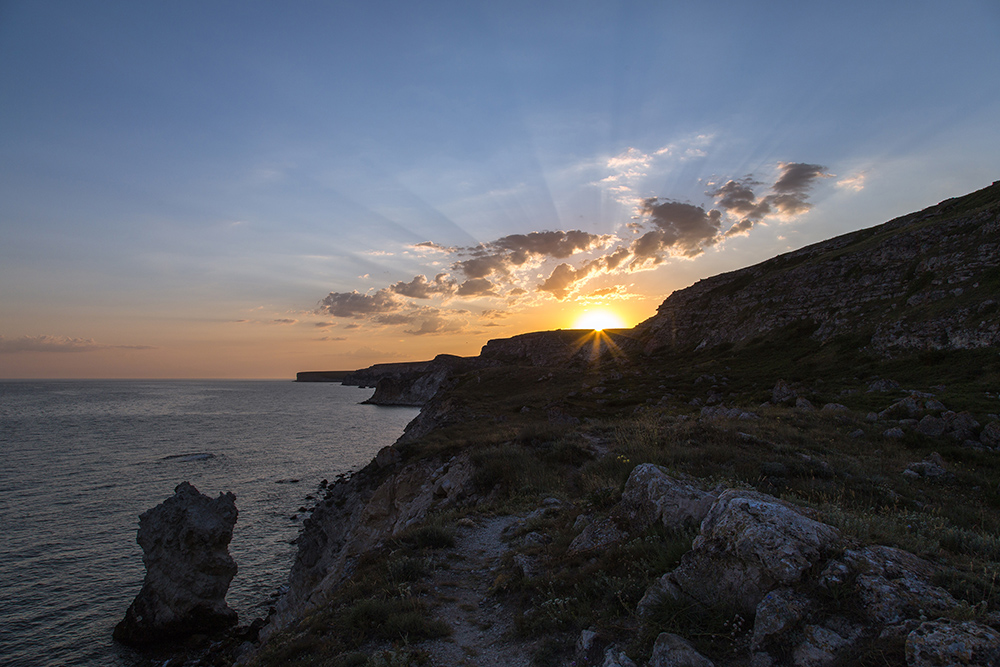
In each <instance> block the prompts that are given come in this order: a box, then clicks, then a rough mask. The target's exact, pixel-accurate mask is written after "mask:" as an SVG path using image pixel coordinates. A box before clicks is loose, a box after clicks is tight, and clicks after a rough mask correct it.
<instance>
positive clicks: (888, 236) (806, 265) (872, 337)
mask: <svg viewBox="0 0 1000 667" xmlns="http://www.w3.org/2000/svg"><path fill="white" fill-rule="evenodd" d="M998 297H1000V181H998V182H995V183H993V185H991V186H990V187H987V188H984V189H982V190H979V191H977V192H974V193H972V194H969V195H966V196H964V197H958V198H955V199H948V200H946V201H943V202H941V203H940V204H937V205H936V206H932V207H930V208H927V209H925V210H923V211H920V212H918V213H913V214H910V215H907V216H903V217H901V218H897V219H895V220H892V221H890V222H887V223H885V224H882V225H879V226H877V227H872V228H869V229H863V230H861V231H858V232H853V233H851V234H845V235H843V236H839V237H837V238H834V239H830V240H828V241H823V242H821V243H816V244H814V245H811V246H807V247H805V248H802V249H801V250H796V251H794V252H790V253H786V254H784V255H779V256H778V257H775V258H773V259H770V260H768V261H766V262H762V263H761V264H757V265H755V266H751V267H749V268H745V269H740V270H738V271H731V272H729V273H723V274H721V275H717V276H713V277H711V278H706V279H704V280H700V281H698V282H697V283H695V284H694V285H692V286H691V287H688V288H686V289H682V290H678V291H676V292H674V293H673V294H671V295H670V296H669V297H668V298H667V299H666V300H665V301H664V302H663V303H662V304H661V305H660V307H659V308H658V309H657V313H656V315H654V316H653V317H652V318H650V319H648V320H646V321H645V322H643V323H641V324H640V325H638V326H637V327H636V329H635V334H636V335H637V337H640V338H643V339H644V340H645V342H646V344H645V349H646V351H647V352H651V351H654V350H656V349H660V348H664V347H668V348H677V349H685V348H698V347H712V346H715V345H719V344H722V343H732V344H740V343H743V342H747V341H750V340H752V339H754V338H766V337H768V336H769V335H770V334H772V333H774V332H776V331H778V330H780V329H782V328H784V327H788V326H808V327H810V328H812V329H814V331H813V333H812V335H813V336H814V337H815V338H816V339H818V340H820V341H824V342H825V341H828V340H830V339H833V338H835V337H837V336H851V337H854V338H856V339H857V341H858V343H859V344H860V345H864V346H869V347H870V349H871V350H872V351H873V352H875V353H877V354H879V355H880V356H884V355H891V354H893V353H895V352H901V351H907V350H909V351H913V350H944V349H948V350H951V349H970V348H981V347H989V346H995V345H1000V311H998V307H997V301H996V299H997V298H998Z"/></svg>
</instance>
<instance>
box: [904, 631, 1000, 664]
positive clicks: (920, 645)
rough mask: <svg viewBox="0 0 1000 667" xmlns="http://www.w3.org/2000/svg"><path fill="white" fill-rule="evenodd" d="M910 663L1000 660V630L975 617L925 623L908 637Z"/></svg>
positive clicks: (990, 661)
mask: <svg viewBox="0 0 1000 667" xmlns="http://www.w3.org/2000/svg"><path fill="white" fill-rule="evenodd" d="M906 664H907V665H908V666H909V667H937V666H939V665H969V666H970V667H971V666H977V667H978V666H981V667H986V666H987V665H989V666H990V667H995V666H996V665H997V664H1000V633H998V632H997V631H996V630H993V629H991V628H988V627H985V626H982V625H979V624H978V623H974V622H972V621H965V622H963V623H958V622H954V621H946V620H940V621H931V622H927V623H922V624H921V625H920V627H919V628H917V629H916V630H914V631H913V632H911V633H910V634H909V635H907V637H906Z"/></svg>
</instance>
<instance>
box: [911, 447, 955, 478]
mask: <svg viewBox="0 0 1000 667" xmlns="http://www.w3.org/2000/svg"><path fill="white" fill-rule="evenodd" d="M903 474H904V475H906V476H907V477H927V478H929V479H939V478H943V477H945V476H947V475H948V471H947V470H946V469H945V467H944V459H943V458H941V455H940V454H938V453H937V452H934V453H932V454H931V455H930V456H928V457H927V458H926V459H924V460H923V461H917V462H916V463H911V464H910V465H908V466H906V470H904V471H903Z"/></svg>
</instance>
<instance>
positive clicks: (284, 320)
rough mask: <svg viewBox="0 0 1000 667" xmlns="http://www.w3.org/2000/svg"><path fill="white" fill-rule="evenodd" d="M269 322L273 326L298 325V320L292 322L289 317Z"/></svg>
mask: <svg viewBox="0 0 1000 667" xmlns="http://www.w3.org/2000/svg"><path fill="white" fill-rule="evenodd" d="M271 322H272V323H274V324H298V323H299V321H298V320H293V319H291V318H289V317H282V318H278V319H274V320H271Z"/></svg>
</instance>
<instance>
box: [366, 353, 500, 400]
mask: <svg viewBox="0 0 1000 667" xmlns="http://www.w3.org/2000/svg"><path fill="white" fill-rule="evenodd" d="M481 365H482V363H481V362H480V361H479V360H478V359H475V358H465V357H456V356H453V355H450V354H439V355H438V356H436V357H435V358H434V360H433V361H429V362H423V363H421V364H419V365H417V366H416V367H414V368H412V369H408V370H399V371H396V372H392V373H387V374H385V375H383V376H382V377H380V378H379V379H378V381H377V383H376V385H375V393H374V394H373V395H372V397H371V398H369V399H368V400H367V401H364V402H365V403H370V404H372V405H405V406H410V407H421V406H423V405H425V404H426V403H427V402H428V401H430V400H431V398H433V397H434V395H435V394H436V393H437V392H438V390H439V389H440V388H441V386H442V385H443V384H444V383H445V382H446V381H447V380H448V378H450V377H452V376H453V375H458V374H460V373H465V372H468V371H470V370H472V369H473V368H477V367H479V366H481Z"/></svg>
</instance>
